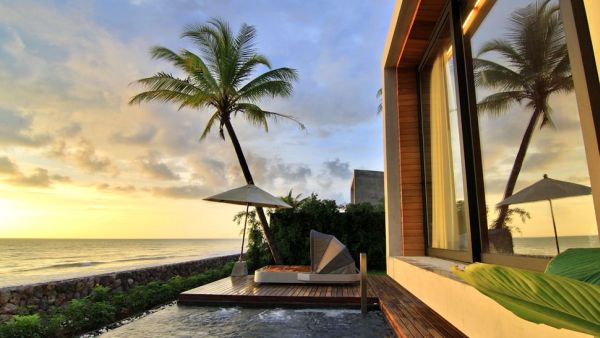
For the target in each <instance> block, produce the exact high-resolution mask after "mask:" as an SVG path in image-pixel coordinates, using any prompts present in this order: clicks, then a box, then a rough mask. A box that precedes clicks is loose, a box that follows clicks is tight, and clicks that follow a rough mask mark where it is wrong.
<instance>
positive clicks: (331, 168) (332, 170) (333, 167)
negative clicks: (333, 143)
mask: <svg viewBox="0 0 600 338" xmlns="http://www.w3.org/2000/svg"><path fill="white" fill-rule="evenodd" d="M323 166H324V167H325V170H326V172H327V173H328V174H329V175H332V176H334V177H338V178H344V179H346V178H350V177H352V171H351V170H350V163H349V162H342V161H340V159H339V158H336V159H335V160H330V161H325V162H323Z"/></svg>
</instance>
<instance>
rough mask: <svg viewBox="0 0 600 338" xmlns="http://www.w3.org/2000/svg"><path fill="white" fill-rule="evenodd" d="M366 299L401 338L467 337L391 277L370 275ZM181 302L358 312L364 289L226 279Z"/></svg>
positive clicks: (192, 292) (188, 294) (193, 291)
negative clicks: (307, 307)
mask: <svg viewBox="0 0 600 338" xmlns="http://www.w3.org/2000/svg"><path fill="white" fill-rule="evenodd" d="M367 296H368V304H369V305H370V306H371V307H374V306H379V308H380V309H381V311H382V312H383V314H384V316H385V318H386V320H387V321H388V323H389V324H390V326H391V327H392V329H393V330H394V332H395V333H396V335H398V336H399V337H466V336H465V335H464V334H463V333H462V332H460V331H459V330H458V329H456V328H455V327H454V326H452V325H451V324H450V323H449V322H447V321H446V320H445V319H444V318H442V317H441V316H440V315H439V314H437V313H436V312H435V311H433V310H432V309H431V308H429V307H428V306H427V305H426V304H424V303H423V302H422V301H421V300H419V299H418V298H417V297H415V296H414V295H413V294H411V293H410V292H409V291H407V290H406V289H404V288H403V287H402V286H401V285H400V284H398V283H396V282H395V281H394V280H392V279H391V278H390V277H388V276H385V275H381V276H380V275H377V276H369V277H368V280H367ZM179 302H180V303H182V304H195V305H224V304H232V305H233V304H235V305H252V306H266V307H269V306H316V307H329V306H337V307H354V308H356V307H359V306H360V287H359V285H358V284H351V285H335V284H332V285H327V284H257V283H254V280H253V276H245V277H228V278H224V279H221V280H218V281H215V282H213V283H209V284H206V285H203V286H200V287H197V288H195V289H191V290H188V291H185V292H183V293H181V294H180V295H179Z"/></svg>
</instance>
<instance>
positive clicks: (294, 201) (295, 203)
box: [281, 189, 308, 209]
mask: <svg viewBox="0 0 600 338" xmlns="http://www.w3.org/2000/svg"><path fill="white" fill-rule="evenodd" d="M307 198H308V197H302V194H296V195H294V194H293V192H292V190H291V189H290V192H288V194H287V195H286V196H283V197H281V199H282V200H283V201H284V202H285V203H287V204H289V205H290V206H291V207H292V209H297V208H299V207H300V206H302V203H304V201H306V199H307Z"/></svg>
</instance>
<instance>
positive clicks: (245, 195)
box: [204, 184, 291, 208]
mask: <svg viewBox="0 0 600 338" xmlns="http://www.w3.org/2000/svg"><path fill="white" fill-rule="evenodd" d="M204 200H205V201H211V202H221V203H230V204H240V205H252V206H256V207H265V208H291V206H290V205H289V204H287V203H285V202H284V201H282V200H281V199H280V198H277V197H275V196H273V195H271V194H269V193H268V192H266V191H264V190H262V189H261V188H259V187H257V186H255V185H254V184H248V185H245V186H243V187H239V188H235V189H231V190H228V191H225V192H222V193H220V194H216V195H214V196H211V197H207V198H205V199H204Z"/></svg>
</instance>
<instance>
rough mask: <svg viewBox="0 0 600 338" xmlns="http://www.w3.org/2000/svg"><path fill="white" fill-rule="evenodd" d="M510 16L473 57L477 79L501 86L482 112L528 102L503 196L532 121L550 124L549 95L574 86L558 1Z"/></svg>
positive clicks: (502, 216) (499, 223)
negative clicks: (505, 29) (500, 33)
mask: <svg viewBox="0 0 600 338" xmlns="http://www.w3.org/2000/svg"><path fill="white" fill-rule="evenodd" d="M510 22H511V27H510V29H509V33H508V34H507V36H506V38H505V39H495V40H491V41H488V42H487V43H485V44H484V45H483V46H482V47H481V49H480V50H479V53H478V55H477V57H476V58H475V59H474V60H473V65H474V74H475V85H476V86H477V87H480V88H487V89H492V90H499V91H497V92H496V93H494V94H491V95H489V96H487V97H485V98H484V99H482V100H481V101H480V102H479V103H478V111H479V112H480V113H489V114H491V115H493V116H500V115H502V114H504V113H506V112H507V111H508V109H509V108H510V107H511V106H512V105H513V104H515V103H519V104H524V105H525V107H527V108H528V109H527V110H525V111H523V113H524V116H528V117H529V122H528V124H527V128H526V129H525V133H524V134H523V138H522V140H521V144H520V146H519V150H518V152H517V155H516V157H515V161H514V164H513V167H512V170H511V172H510V176H509V177H508V181H507V184H506V188H505V190H504V198H507V197H509V196H511V195H512V194H513V192H514V188H515V184H516V182H517V178H518V177H519V173H520V172H521V168H522V166H523V161H524V160H525V155H526V153H527V148H528V147H529V143H530V141H531V137H532V135H533V133H534V130H535V128H536V126H538V125H539V128H540V129H541V128H544V127H554V123H553V121H552V109H551V107H550V105H549V103H548V101H549V99H550V97H551V96H552V95H553V94H556V93H567V92H570V91H572V90H573V81H572V76H571V67H570V64H569V57H568V53H567V45H566V41H565V33H564V29H563V25H562V22H561V19H560V17H559V12H558V6H557V5H551V4H550V0H544V1H536V2H535V3H532V4H530V5H529V6H527V7H524V8H520V9H517V10H516V11H514V12H513V13H512V15H511V19H510ZM489 53H495V54H497V55H500V56H501V57H502V58H503V59H504V60H505V61H506V65H503V64H500V63H498V62H494V61H492V60H490V59H484V58H482V56H483V55H485V54H489ZM529 111H531V114H530V115H529ZM525 114H526V115H525ZM508 210H509V208H508V206H501V207H500V208H499V213H498V217H497V219H496V220H495V221H494V223H493V225H492V228H493V229H506V217H507V216H508ZM511 250H512V248H511Z"/></svg>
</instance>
